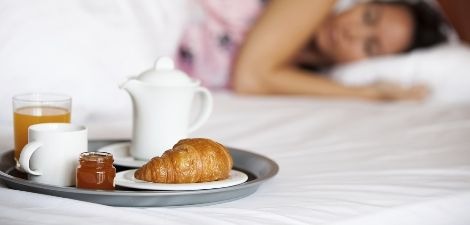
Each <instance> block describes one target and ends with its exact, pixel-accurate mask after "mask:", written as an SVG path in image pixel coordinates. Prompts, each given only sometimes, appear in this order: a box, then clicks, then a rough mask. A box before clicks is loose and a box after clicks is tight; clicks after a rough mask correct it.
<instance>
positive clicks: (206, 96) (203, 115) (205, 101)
mask: <svg viewBox="0 0 470 225" xmlns="http://www.w3.org/2000/svg"><path fill="white" fill-rule="evenodd" d="M196 94H199V95H201V97H202V101H201V108H202V110H201V112H200V113H199V115H198V117H197V119H195V120H194V122H193V124H191V125H190V126H189V128H188V132H189V133H191V132H193V131H195V130H197V129H198V128H199V127H201V126H202V125H203V124H204V123H205V122H206V121H207V119H209V116H210V114H211V113H212V95H211V93H210V92H209V90H207V89H206V88H204V87H198V88H197V89H196Z"/></svg>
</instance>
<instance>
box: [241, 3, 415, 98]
mask: <svg viewBox="0 0 470 225" xmlns="http://www.w3.org/2000/svg"><path fill="white" fill-rule="evenodd" d="M334 3H335V1H334V0H294V1H285V0H272V1H271V2H270V3H269V4H268V5H267V6H266V7H267V8H266V9H265V12H264V14H263V15H261V16H260V18H259V20H258V21H257V23H256V24H255V26H254V27H253V29H252V31H251V32H250V33H249V35H248V36H247V39H246V40H245V43H244V45H243V46H242V48H241V49H240V52H239V56H238V58H237V60H236V62H235V67H234V71H233V73H234V74H233V79H234V80H233V85H234V89H235V91H237V92H240V93H247V94H299V95H317V96H332V97H359V98H366V99H383V98H390V99H394V98H402V97H403V96H405V95H406V94H404V93H397V94H394V93H393V92H391V93H390V91H386V92H384V91H383V90H380V89H383V88H379V87H377V86H375V85H372V86H364V87H349V86H344V85H341V84H339V83H336V82H334V81H333V80H330V79H328V78H326V77H325V76H315V75H312V73H310V72H307V71H303V70H300V69H298V68H297V67H296V66H295V65H294V63H293V58H294V56H296V55H297V53H298V52H300V50H301V49H302V48H303V47H304V46H305V45H306V43H307V42H308V40H309V39H310V38H311V36H312V34H313V33H314V32H315V29H316V28H317V27H318V26H319V25H320V23H321V22H322V21H323V19H324V18H326V17H327V16H328V14H329V13H330V12H331V10H332V7H333V5H334ZM381 86H383V85H381ZM388 90H390V88H388ZM397 91H399V90H397ZM403 91H405V90H404V89H403V90H401V92H403ZM386 94H388V95H392V96H384V95H386ZM394 95H395V96H394Z"/></svg>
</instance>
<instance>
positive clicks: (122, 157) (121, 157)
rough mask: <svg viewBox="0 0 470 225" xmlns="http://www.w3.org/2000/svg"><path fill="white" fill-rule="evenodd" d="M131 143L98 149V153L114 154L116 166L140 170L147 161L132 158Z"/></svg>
mask: <svg viewBox="0 0 470 225" xmlns="http://www.w3.org/2000/svg"><path fill="white" fill-rule="evenodd" d="M130 147H131V143H130V142H120V143H115V144H111V145H107V146H104V147H102V148H100V149H98V150H97V151H98V152H109V153H111V154H113V158H114V165H118V166H125V167H133V168H138V167H141V166H143V165H144V164H145V163H147V161H144V160H137V159H134V158H132V156H131V154H130V152H129V150H130Z"/></svg>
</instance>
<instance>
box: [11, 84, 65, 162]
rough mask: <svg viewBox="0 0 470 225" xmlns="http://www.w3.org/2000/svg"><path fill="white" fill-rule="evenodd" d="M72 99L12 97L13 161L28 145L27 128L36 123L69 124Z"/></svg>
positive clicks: (32, 95)
mask: <svg viewBox="0 0 470 225" xmlns="http://www.w3.org/2000/svg"><path fill="white" fill-rule="evenodd" d="M71 106H72V98H71V97H70V96H67V95H63V94H53V93H27V94H19V95H15V96H13V126H14V137H15V156H14V158H15V161H16V163H17V165H18V160H19V157H20V153H21V150H22V149H23V147H24V146H25V145H26V144H27V143H28V127H29V126H31V125H33V124H38V123H70V110H71Z"/></svg>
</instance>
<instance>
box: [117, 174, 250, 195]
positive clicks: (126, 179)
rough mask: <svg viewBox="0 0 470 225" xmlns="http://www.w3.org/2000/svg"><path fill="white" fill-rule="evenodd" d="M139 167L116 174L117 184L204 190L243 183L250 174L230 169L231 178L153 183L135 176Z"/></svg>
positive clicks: (147, 187)
mask: <svg viewBox="0 0 470 225" xmlns="http://www.w3.org/2000/svg"><path fill="white" fill-rule="evenodd" d="M136 170H137V169H132V170H125V171H122V172H119V173H117V174H116V178H115V179H114V181H115V182H116V185H119V186H123V187H129V188H137V189H146V190H165V191H191V190H203V189H214V188H223V187H229V186H234V185H237V184H241V183H243V182H245V181H247V180H248V176H247V175H246V174H245V173H243V172H240V171H238V170H232V171H230V176H229V178H227V179H225V180H218V181H211V182H204V183H187V184H163V183H152V182H147V181H142V180H138V179H136V178H134V172H135V171H136Z"/></svg>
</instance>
